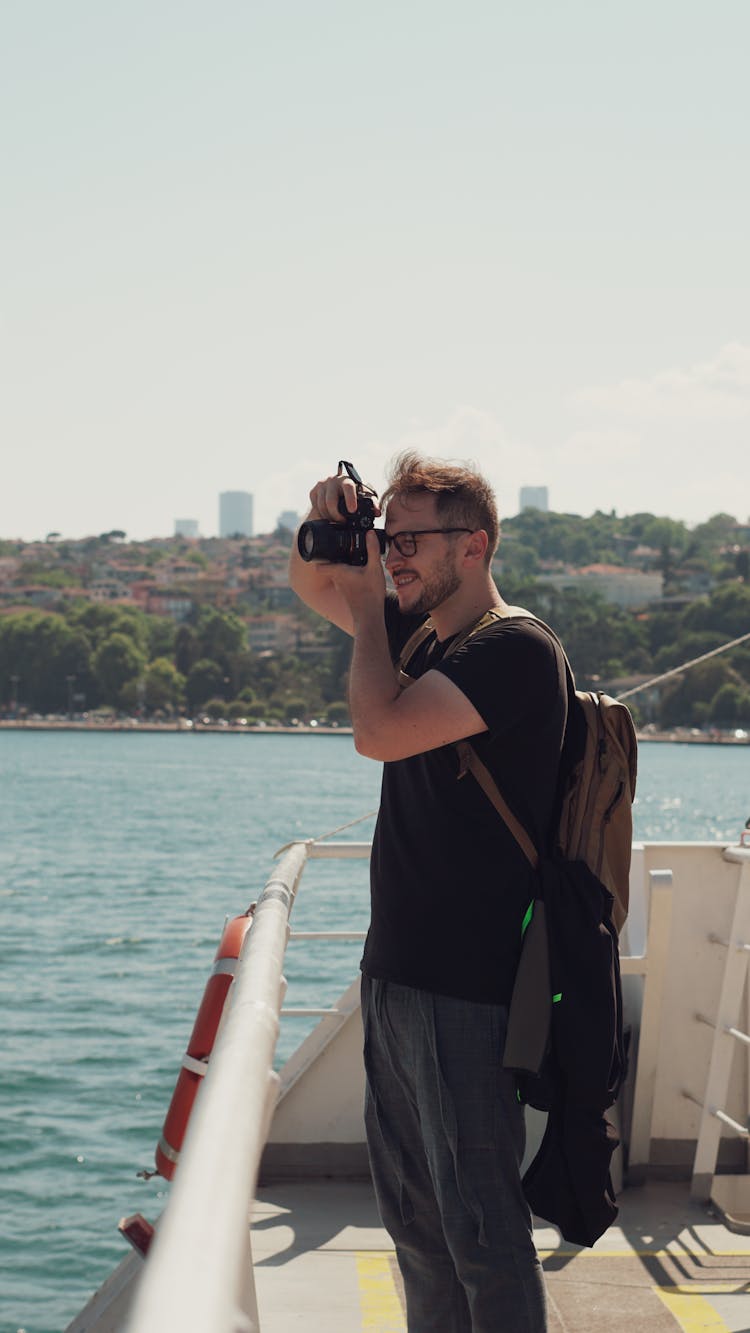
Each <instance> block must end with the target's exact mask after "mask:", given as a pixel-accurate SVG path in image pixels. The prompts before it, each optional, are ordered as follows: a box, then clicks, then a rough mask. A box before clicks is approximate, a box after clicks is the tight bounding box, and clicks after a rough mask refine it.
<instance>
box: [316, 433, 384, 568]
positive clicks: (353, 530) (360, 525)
mask: <svg viewBox="0 0 750 1333" xmlns="http://www.w3.org/2000/svg"><path fill="white" fill-rule="evenodd" d="M342 468H344V469H345V470H346V474H347V476H349V477H351V479H352V481H353V482H354V484H355V486H356V487H357V508H356V510H355V511H354V513H353V514H350V513H349V510H348V509H347V507H346V502H345V500H344V497H343V495H342V496H341V499H340V500H339V511H340V513H341V515H342V518H343V522H342V523H329V522H328V520H327V519H325V518H313V519H310V520H309V521H308V522H307V523H303V524H302V526H301V527H300V530H299V532H298V533H297V550H298V551H299V553H300V555H301V556H302V559H303V560H327V561H328V563H329V564H339V565H366V564H367V534H368V532H374V533H375V535H376V537H377V539H378V541H379V542H380V554H381V555H384V554H385V533H384V532H383V531H382V529H381V528H376V527H375V526H374V524H375V504H374V499H373V497H375V498H377V497H376V496H375V491H374V490H373V489H372V487H371V486H366V485H365V483H364V482H363V480H362V478H361V477H360V475H359V473H358V471H357V469H356V468H355V467H354V464H353V463H347V462H346V461H345V460H344V459H342V460H341V462H340V463H339V472H341V469H342Z"/></svg>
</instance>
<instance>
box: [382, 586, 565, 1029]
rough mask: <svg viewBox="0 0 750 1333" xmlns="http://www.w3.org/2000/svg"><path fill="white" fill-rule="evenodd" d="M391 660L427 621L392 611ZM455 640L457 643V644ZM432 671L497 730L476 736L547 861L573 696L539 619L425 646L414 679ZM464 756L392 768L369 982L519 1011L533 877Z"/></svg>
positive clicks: (430, 756)
mask: <svg viewBox="0 0 750 1333" xmlns="http://www.w3.org/2000/svg"><path fill="white" fill-rule="evenodd" d="M385 619H386V628H387V631H388V639H389V644H390V648H391V654H392V656H393V660H394V662H395V661H397V660H398V657H399V654H400V652H401V649H402V648H403V646H404V644H405V643H406V641H407V639H408V638H409V636H410V634H411V633H412V632H413V630H414V629H415V628H416V626H417V625H419V624H420V623H421V621H422V620H424V617H423V616H420V617H416V618H415V617H413V616H404V615H402V614H401V613H400V612H399V610H398V604H397V602H396V600H395V598H393V597H388V598H387V600H386V608H385ZM456 637H458V636H456ZM431 668H434V669H435V670H437V671H440V672H442V673H443V674H444V675H445V676H447V677H448V679H449V680H451V681H453V683H454V684H455V685H457V686H458V688H459V689H460V690H461V691H462V692H463V693H464V694H465V695H466V697H467V698H468V699H469V700H470V701H471V703H472V704H473V705H474V707H475V708H476V709H477V712H478V713H479V714H480V715H481V717H482V718H483V720H484V722H485V723H486V724H487V731H485V732H482V733H480V734H478V735H477V736H475V737H474V738H473V739H472V745H474V747H475V748H476V750H477V753H478V754H479V755H480V757H481V758H482V760H483V761H484V763H485V764H486V765H487V767H488V768H489V770H490V772H491V773H492V776H493V777H494V779H495V781H496V783H497V785H498V787H499V788H500V791H501V792H502V793H503V796H504V797H505V799H506V801H507V802H508V805H509V806H510V807H511V809H512V811H513V813H514V814H515V815H516V817H517V818H518V819H519V820H520V821H521V823H522V824H523V825H524V827H525V828H526V829H527V830H528V832H529V834H530V835H531V837H532V839H533V841H534V843H535V844H536V846H537V847H538V848H539V850H540V851H542V850H544V849H545V847H546V846H547V845H548V843H549V840H550V836H551V832H552V830H551V827H550V825H551V821H552V817H553V814H554V811H555V804H556V802H555V797H556V787H557V776H558V765H559V758H560V750H561V746H562V740H563V734H564V731H565V720H566V715H567V692H566V682H565V669H564V660H563V657H562V653H561V652H560V650H559V648H558V647H557V646H556V645H555V643H554V642H553V640H552V639H551V638H550V636H549V635H548V634H546V633H545V631H544V630H543V629H541V628H539V626H537V625H535V623H534V621H533V620H530V619H528V618H525V617H520V616H519V617H508V618H506V619H504V620H499V621H496V622H495V623H494V624H493V625H491V626H489V627H487V628H486V629H483V630H480V631H479V632H478V633H477V634H476V635H475V636H473V637H472V638H471V639H469V640H468V641H467V642H466V643H465V644H464V645H463V646H462V647H460V648H459V649H458V650H457V651H451V640H448V641H447V642H445V643H443V644H441V643H440V642H439V641H438V642H436V641H435V640H434V638H433V639H428V640H427V641H426V643H425V644H424V645H423V648H422V649H420V650H419V652H418V654H417V656H416V658H415V659H412V661H411V662H410V663H409V674H410V675H411V676H420V675H422V674H423V673H424V671H426V670H428V669H431ZM458 771H459V766H458V754H457V751H456V747H455V746H454V745H445V746H441V747H440V748H439V749H435V750H429V751H426V752H425V753H423V754H416V755H413V756H411V757H410V758H408V759H399V760H395V761H392V762H389V763H386V764H385V765H384V768H383V783H382V792H381V802H380V812H379V815H378V821H377V825H376V828H375V835H374V839H373V848H372V859H371V870H370V881H371V909H372V912H371V922H370V929H369V933H368V936H367V940H366V943H365V950H364V956H363V959H362V971H363V972H365V973H366V974H367V975H368V976H371V977H378V978H381V979H384V980H389V981H396V982H399V983H401V984H402V985H406V986H415V987H420V988H421V989H425V990H430V991H434V992H436V993H437V994H442V995H452V996H456V997H458V998H461V999H468V1000H478V1001H481V1002H485V1003H496V1004H506V1003H508V1001H509V1000H510V995H511V990H512V986H513V978H514V975H515V970H516V966H517V962H518V955H519V951H520V943H521V923H522V921H523V917H524V914H525V912H526V910H527V908H528V905H529V902H530V900H531V898H532V897H533V892H534V880H533V872H532V870H531V867H530V865H529V863H528V861H527V860H526V857H525V856H524V854H523V852H522V851H521V849H520V847H519V846H518V844H517V842H516V841H515V839H514V837H513V836H512V834H511V833H510V832H509V831H508V829H507V827H506V825H505V823H504V821H503V820H502V819H501V817H500V815H499V814H498V812H497V811H496V810H495V808H494V806H493V805H492V804H491V802H490V801H489V799H488V797H487V796H486V795H485V794H484V792H483V791H482V790H481V788H480V787H479V785H478V784H477V782H476V779H475V778H474V777H473V775H472V774H471V773H467V774H466V775H465V776H464V777H463V778H462V779H461V780H460V781H459V780H457V779H458Z"/></svg>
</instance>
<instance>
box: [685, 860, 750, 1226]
mask: <svg viewBox="0 0 750 1333" xmlns="http://www.w3.org/2000/svg"><path fill="white" fill-rule="evenodd" d="M724 857H725V859H726V860H727V861H736V862H738V863H739V875H738V883H737V897H736V900H735V906H734V917H733V920H732V928H731V930H730V932H729V940H728V941H727V943H726V951H727V956H726V962H725V965H724V977H723V980H722V985H721V995H720V998H719V1004H718V1007H717V1011H716V1021H715V1032H714V1040H713V1045H712V1049H711V1063H710V1065H709V1069H708V1079H707V1081H706V1089H705V1095H704V1097H703V1101H702V1103H699V1104H700V1105H702V1111H701V1120H700V1128H699V1131H698V1143H697V1146H696V1150H695V1161H694V1163H693V1178H692V1183H691V1187H690V1190H691V1194H692V1196H693V1198H695V1199H701V1200H704V1201H705V1200H707V1199H709V1198H710V1197H711V1188H712V1185H713V1179H714V1173H715V1171H716V1159H717V1157H718V1153H719V1140H720V1138H721V1119H720V1117H719V1116H718V1115H717V1111H723V1110H724V1107H725V1104H726V1095H727V1090H728V1088H729V1075H730V1073H731V1069H732V1057H733V1055H734V1039H733V1037H732V1036H731V1035H730V1034H729V1032H728V1029H729V1028H730V1027H733V1026H734V1025H735V1024H736V1022H737V1017H738V1015H739V1012H740V1004H741V1001H742V990H743V987H744V985H745V980H746V977H747V964H748V957H749V956H750V955H748V952H747V950H746V948H745V947H744V946H745V945H746V944H747V942H748V939H750V849H749V848H742V847H728V848H726V850H725V852H724ZM692 1100H694V1101H695V1100H697V1099H696V1098H695V1097H693V1099H692Z"/></svg>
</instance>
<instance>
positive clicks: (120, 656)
mask: <svg viewBox="0 0 750 1333" xmlns="http://www.w3.org/2000/svg"><path fill="white" fill-rule="evenodd" d="M145 665H146V654H145V653H144V652H142V651H141V649H140V648H139V647H138V646H137V644H136V643H134V642H133V640H132V639H131V638H130V637H129V636H128V635H127V634H121V633H120V632H118V631H115V632H114V633H113V634H110V635H108V636H107V638H106V639H104V641H103V642H102V643H100V645H99V647H98V648H97V649H96V651H95V653H94V657H93V667H94V674H95V676H96V679H97V681H98V683H99V687H100V689H101V694H102V698H103V700H104V702H105V703H108V704H112V705H113V706H114V707H117V706H118V705H119V703H120V702H121V699H120V693H121V691H122V689H123V686H124V685H126V684H127V682H128V681H132V680H137V679H138V677H139V676H140V675H141V674H142V672H143V669H144V667H145Z"/></svg>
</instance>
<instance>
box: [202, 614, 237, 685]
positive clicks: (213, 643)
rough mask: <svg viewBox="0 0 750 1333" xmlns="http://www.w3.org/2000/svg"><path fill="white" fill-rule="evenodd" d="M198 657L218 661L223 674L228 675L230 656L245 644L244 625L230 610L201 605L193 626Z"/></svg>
mask: <svg viewBox="0 0 750 1333" xmlns="http://www.w3.org/2000/svg"><path fill="white" fill-rule="evenodd" d="M195 634H196V639H197V644H198V655H199V657H207V658H210V659H211V661H213V662H218V664H219V666H220V667H221V669H222V674H223V675H225V676H226V675H229V673H230V669H231V657H232V654H233V653H238V652H240V650H241V649H242V648H243V647H244V645H245V626H244V625H243V623H242V621H241V620H240V619H239V618H238V617H237V616H236V615H234V613H233V612H231V611H218V610H217V609H216V607H213V606H211V607H202V608H201V610H200V611H199V613H198V620H197V624H196V626H195Z"/></svg>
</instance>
